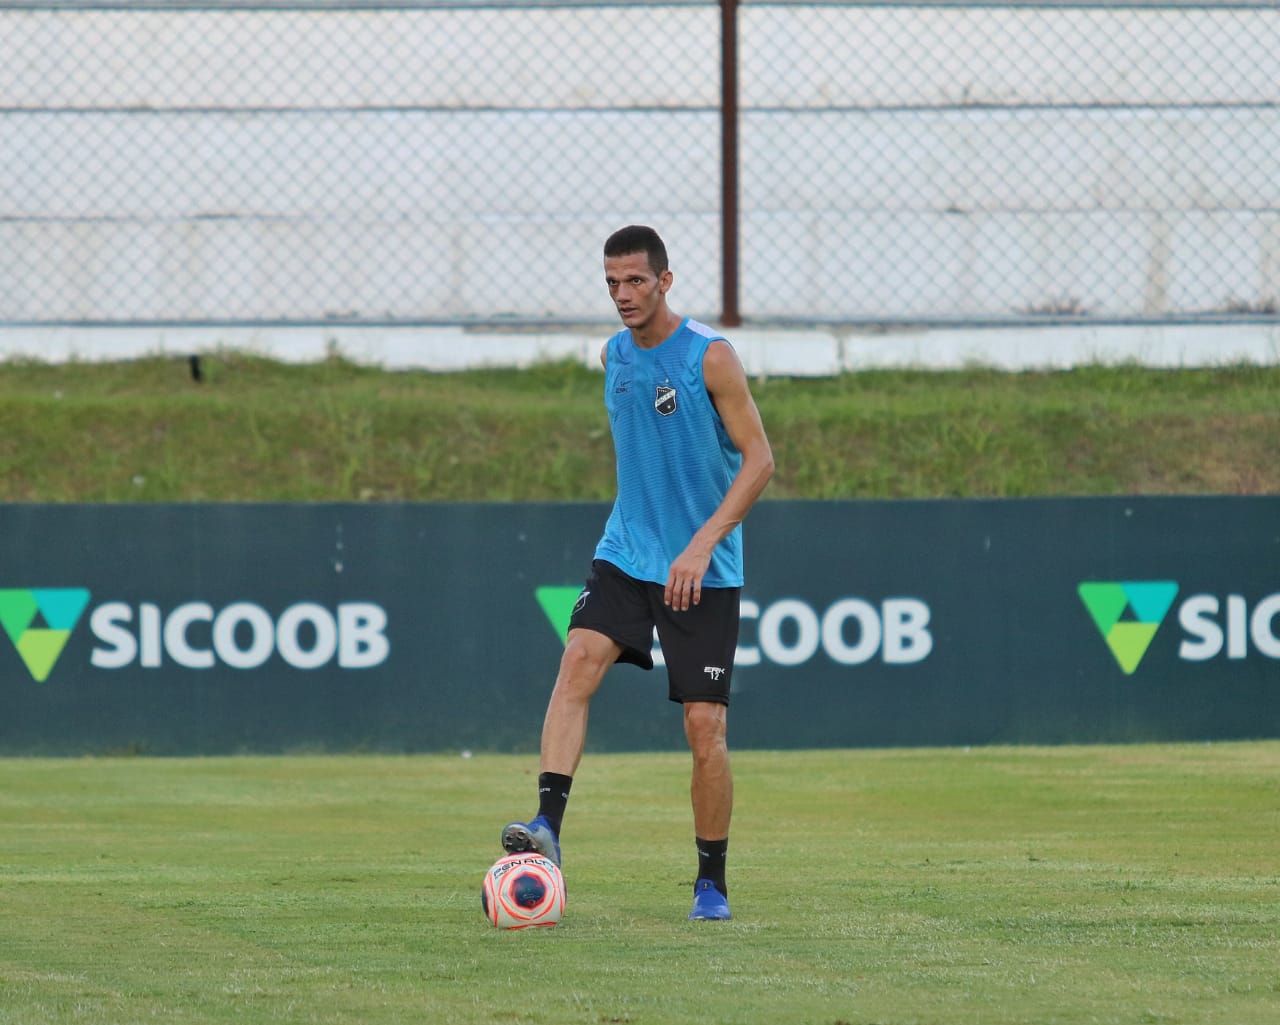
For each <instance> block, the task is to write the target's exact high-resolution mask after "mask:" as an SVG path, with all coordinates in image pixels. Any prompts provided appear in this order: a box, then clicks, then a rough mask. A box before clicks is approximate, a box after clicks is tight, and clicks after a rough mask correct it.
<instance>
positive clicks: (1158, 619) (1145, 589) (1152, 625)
mask: <svg viewBox="0 0 1280 1025" xmlns="http://www.w3.org/2000/svg"><path fill="white" fill-rule="evenodd" d="M1076 590H1077V591H1078V593H1079V595H1080V600H1081V601H1082V602H1084V607H1085V608H1086V609H1088V610H1089V615H1090V616H1091V617H1092V618H1093V622H1094V625H1095V626H1097V628H1098V632H1099V633H1100V634H1102V636H1103V639H1104V640H1105V641H1106V642H1107V647H1108V648H1110V649H1111V654H1112V655H1114V656H1115V659H1116V662H1117V663H1118V664H1119V666H1120V668H1121V669H1122V670H1124V673H1125V675H1126V676H1129V675H1132V674H1133V672H1134V671H1135V670H1136V669H1137V668H1138V665H1139V663H1141V662H1142V657H1143V656H1144V655H1145V654H1146V653H1147V648H1149V647H1150V646H1151V639H1152V638H1153V637H1155V635H1156V631H1157V630H1159V629H1160V624H1161V623H1162V622H1164V617H1165V615H1166V614H1167V613H1168V611H1169V606H1171V605H1172V604H1173V599H1174V598H1175V597H1176V596H1177V594H1178V585H1177V584H1176V583H1174V582H1173V581H1172V580H1126V581H1106V582H1103V581H1096V582H1086V583H1082V584H1080V585H1079V586H1078V587H1077V589H1076Z"/></svg>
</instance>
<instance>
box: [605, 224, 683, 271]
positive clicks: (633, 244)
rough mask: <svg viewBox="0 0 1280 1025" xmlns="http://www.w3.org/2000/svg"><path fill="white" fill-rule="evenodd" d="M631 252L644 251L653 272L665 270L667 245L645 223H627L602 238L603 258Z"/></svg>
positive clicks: (626, 254) (628, 254) (625, 254)
mask: <svg viewBox="0 0 1280 1025" xmlns="http://www.w3.org/2000/svg"><path fill="white" fill-rule="evenodd" d="M632 253H644V254H645V255H646V256H647V257H648V258H649V269H650V270H652V271H653V272H654V273H655V274H662V273H664V272H665V271H666V270H667V247H666V246H665V245H663V244H662V239H661V238H660V237H659V236H658V233H657V232H656V231H654V230H653V229H652V228H650V227H647V226H646V225H643V224H628V225H627V226H626V227H625V228H619V229H618V230H617V231H615V232H614V233H613V234H612V235H610V236H609V237H608V238H607V239H605V240H604V255H605V259H609V258H610V257H614V256H630V255H631V254H632Z"/></svg>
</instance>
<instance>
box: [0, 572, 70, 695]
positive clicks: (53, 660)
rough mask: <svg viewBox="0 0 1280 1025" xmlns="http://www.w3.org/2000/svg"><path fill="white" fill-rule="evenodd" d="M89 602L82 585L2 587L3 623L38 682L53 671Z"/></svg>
mask: <svg viewBox="0 0 1280 1025" xmlns="http://www.w3.org/2000/svg"><path fill="white" fill-rule="evenodd" d="M88 604H89V592H88V591H86V590H85V589H84V588H83V587H37V588H17V587H12V588H0V627H3V628H4V632H5V633H6V634H8V635H9V640H11V641H12V642H13V647H14V650H15V651H17V653H18V655H19V657H20V658H21V659H22V661H23V664H24V665H25V666H26V667H27V671H28V672H29V673H30V674H31V678H32V679H33V680H35V681H36V683H44V681H45V680H47V679H48V678H49V674H50V673H51V672H53V667H54V665H56V664H57V661H58V657H59V656H60V655H61V654H62V649H63V648H65V647H66V646H67V639H68V638H69V637H70V636H71V631H72V630H74V629H75V628H76V623H78V622H79V621H80V616H81V615H82V614H83V613H84V610H85V606H86V605H88ZM38 620H43V623H41V622H38Z"/></svg>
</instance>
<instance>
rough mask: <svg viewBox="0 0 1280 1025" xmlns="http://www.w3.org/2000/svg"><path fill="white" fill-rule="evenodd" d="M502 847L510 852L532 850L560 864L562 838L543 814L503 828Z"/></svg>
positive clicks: (520, 852)
mask: <svg viewBox="0 0 1280 1025" xmlns="http://www.w3.org/2000/svg"><path fill="white" fill-rule="evenodd" d="M502 849H503V850H504V851H506V852H507V853H508V854H524V853H525V852H527V851H532V852H533V853H534V854H541V855H542V856H543V857H544V858H550V859H551V860H552V861H554V862H555V863H556V865H557V866H559V864H560V840H559V839H558V838H557V837H556V834H555V833H554V832H553V831H552V829H551V827H550V826H549V825H547V820H546V819H544V818H543V817H542V816H541V815H538V816H536V817H535V818H534V819H533V820H532V821H531V822H511V823H508V824H507V825H506V826H504V827H503V829H502Z"/></svg>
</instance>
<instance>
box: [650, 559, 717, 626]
mask: <svg viewBox="0 0 1280 1025" xmlns="http://www.w3.org/2000/svg"><path fill="white" fill-rule="evenodd" d="M710 565H711V556H710V555H703V554H701V553H699V552H690V551H689V550H688V549H685V550H684V551H683V552H682V553H681V554H680V557H679V558H678V559H676V561H675V562H673V563H672V564H671V570H670V572H668V573H667V586H666V587H665V588H664V589H663V592H662V600H663V601H664V602H665V603H666V604H667V605H669V606H671V608H673V609H675V610H676V611H677V612H685V611H687V610H688V609H689V607H690V606H691V605H697V604H698V602H700V601H702V578H703V577H704V576H706V575H707V567H708V566H710Z"/></svg>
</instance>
